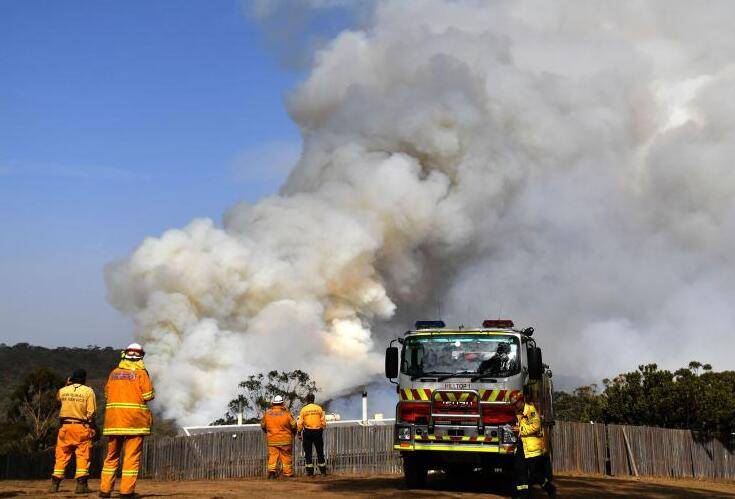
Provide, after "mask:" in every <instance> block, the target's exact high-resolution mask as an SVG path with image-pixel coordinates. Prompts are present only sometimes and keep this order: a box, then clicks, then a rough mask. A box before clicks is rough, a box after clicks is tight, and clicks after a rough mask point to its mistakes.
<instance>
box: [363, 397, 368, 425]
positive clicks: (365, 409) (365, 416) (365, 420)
mask: <svg viewBox="0 0 735 499" xmlns="http://www.w3.org/2000/svg"><path fill="white" fill-rule="evenodd" d="M367 420H368V408H367V390H363V391H362V421H363V423H367Z"/></svg>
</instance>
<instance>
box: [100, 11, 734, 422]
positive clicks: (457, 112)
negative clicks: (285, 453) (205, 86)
mask: <svg viewBox="0 0 735 499" xmlns="http://www.w3.org/2000/svg"><path fill="white" fill-rule="evenodd" d="M734 18H735V3H733V2H730V1H727V0H722V1H716V0H712V1H707V2H704V1H702V2H698V1H691V0H686V1H685V0H682V1H672V0H666V1H650V0H649V1H646V2H639V1H635V2H624V3H621V2H607V1H581V0H580V1H561V2H553V3H550V2H542V1H523V0H521V1H518V0H513V1H493V2H487V1H484V0H458V1H440V0H423V1H419V0H395V1H385V2H379V3H378V4H377V5H376V7H375V11H374V13H373V15H372V17H371V19H372V20H371V22H369V23H368V25H367V27H366V28H364V29H363V30H359V31H348V32H344V33H342V34H340V35H339V36H338V37H337V38H336V39H335V40H333V41H332V42H331V44H329V46H328V47H326V48H325V49H324V50H322V51H320V52H319V53H318V54H317V56H316V62H315V65H314V67H313V69H312V71H311V74H310V76H309V78H308V79H307V80H306V81H305V82H304V83H303V84H302V85H301V86H300V87H299V88H297V89H296V90H295V91H294V92H293V94H292V95H291V96H290V99H289V104H288V106H289V111H290V113H291V115H292V116H293V119H294V120H295V121H296V122H297V123H298V124H299V126H300V127H301V130H302V135H303V141H304V148H303V151H302V154H301V158H300V160H299V162H298V164H297V165H296V166H295V168H294V170H293V171H292V172H291V175H290V177H289V179H288V181H287V182H286V184H285V185H284V186H283V188H282V191H281V193H280V194H279V195H278V196H273V197H270V198H267V199H264V200H263V201H261V202H259V203H257V204H255V205H247V204H241V205H238V206H235V207H234V208H232V209H231V210H230V211H229V212H228V213H227V214H226V215H225V217H224V223H223V226H222V227H217V226H215V224H214V223H213V222H212V221H210V220H195V221H193V222H191V223H190V224H189V225H188V226H187V227H185V228H183V229H180V230H170V231H168V232H166V233H164V234H163V235H162V236H161V237H159V238H150V239H147V240H146V241H144V242H143V244H142V245H141V246H140V247H139V248H138V249H137V250H136V251H135V252H134V253H133V254H132V255H131V256H130V257H129V258H127V259H126V260H125V261H122V262H119V263H116V264H113V265H111V266H110V268H109V269H108V272H107V279H108V285H109V290H110V301H111V302H112V303H113V304H114V305H115V306H116V307H117V308H119V309H120V310H122V311H124V312H126V313H129V314H131V315H132V316H133V317H134V318H135V321H136V324H137V337H138V338H139V339H140V340H141V341H142V342H143V343H144V344H145V346H146V348H147V350H148V352H149V357H148V359H149V360H148V363H149V365H150V367H151V371H152V374H153V376H154V378H155V381H156V383H157V390H158V392H159V394H160V395H159V400H160V405H161V406H162V408H163V410H164V411H165V413H166V415H168V416H173V417H176V418H178V419H180V420H184V421H186V422H189V423H195V422H207V421H210V420H212V419H214V418H215V417H217V416H219V415H220V414H221V413H222V412H223V408H224V405H225V403H226V401H227V400H228V399H229V398H230V397H231V395H232V393H233V392H234V389H235V386H236V383H237V382H238V380H240V379H242V378H243V377H245V376H246V375H247V374H249V373H253V372H257V371H262V370H267V369H293V368H301V369H304V370H306V371H308V372H310V373H311V374H312V375H313V377H315V378H316V380H317V382H318V383H319V385H320V386H322V387H323V389H324V393H323V394H322V396H326V397H330V396H336V395H340V394H343V393H346V392H347V391H349V390H350V389H351V388H353V387H355V386H357V385H362V384H364V383H367V382H369V381H370V380H371V379H374V377H375V375H376V374H377V373H379V372H380V370H381V368H382V350H383V348H384V347H385V345H386V339H387V338H391V337H395V336H397V335H399V334H400V333H401V331H402V330H405V328H406V326H408V325H409V324H410V323H411V322H412V321H413V320H415V319H417V318H424V319H425V318H434V317H435V316H436V310H437V303H439V304H440V307H441V310H442V314H443V315H444V318H445V319H447V321H448V322H451V323H464V324H466V325H472V324H479V322H480V321H481V320H482V319H483V318H486V317H488V316H497V315H498V314H499V313H501V312H500V311H501V310H502V315H503V316H508V317H512V318H513V319H515V320H516V322H517V323H520V324H533V325H534V326H536V328H537V330H538V335H539V341H540V342H541V343H542V344H543V346H544V347H545V359H546V361H547V362H549V363H550V364H552V366H553V367H554V368H555V370H556V371H557V372H558V373H559V374H562V375H566V376H577V377H579V378H587V379H589V378H590V377H595V376H604V375H610V374H614V373H615V372H618V371H619V370H621V369H628V368H631V367H635V365H637V364H638V363H642V362H647V361H658V362H659V363H661V364H664V365H667V366H669V365H680V364H681V363H683V362H686V361H688V360H691V359H694V358H696V359H699V360H702V361H709V362H712V363H714V364H715V367H720V368H727V367H732V364H731V363H730V364H727V363H726V362H731V361H730V360H729V358H730V353H729V352H730V350H731V349H732V346H733V340H732V335H731V327H732V326H731V325H732V324H734V323H735V312H734V311H733V310H734V307H732V305H731V297H732V296H734V295H735V276H734V275H733V270H734V269H735V266H734V265H733V254H735V253H734V250H735V230H734V229H735V203H733V199H735V198H734V194H735V172H734V171H733V168H732V161H733V158H735V99H733V97H734V96H733V88H735V87H734V85H735V65H733V62H732V61H733V59H732V54H733V53H735V35H733V31H732V28H731V20H732V19H734Z"/></svg>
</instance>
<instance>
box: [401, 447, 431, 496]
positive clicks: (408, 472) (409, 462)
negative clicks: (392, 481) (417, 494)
mask: <svg viewBox="0 0 735 499" xmlns="http://www.w3.org/2000/svg"><path fill="white" fill-rule="evenodd" d="M427 471H428V470H427V469H426V464H425V463H424V462H423V461H422V460H421V459H419V458H418V457H417V456H406V455H404V456H403V477H404V479H405V481H406V487H407V488H409V489H420V488H423V487H425V486H426V473H427Z"/></svg>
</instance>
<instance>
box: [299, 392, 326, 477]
mask: <svg viewBox="0 0 735 499" xmlns="http://www.w3.org/2000/svg"><path fill="white" fill-rule="evenodd" d="M326 427H327V420H326V416H325V414H324V410H323V409H322V408H321V407H319V406H318V405H316V404H315V403H314V394H312V393H310V394H308V395H307V396H306V405H305V406H304V407H302V408H301V412H300V413H299V417H298V419H297V421H296V429H297V431H298V432H299V438H301V439H303V447H304V462H305V463H306V474H307V475H308V476H314V460H313V447H316V460H317V461H316V463H317V466H319V472H320V473H321V474H322V475H326V474H327V461H326V459H325V458H324V428H326ZM312 446H313V447H312Z"/></svg>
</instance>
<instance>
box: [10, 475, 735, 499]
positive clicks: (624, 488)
mask: <svg viewBox="0 0 735 499" xmlns="http://www.w3.org/2000/svg"><path fill="white" fill-rule="evenodd" d="M556 482H557V485H558V487H559V497H561V498H583V497H584V498H651V499H659V498H660V499H664V498H666V499H669V498H677V499H678V498H701V499H705V498H707V499H710V498H712V499H716V498H724V497H735V483H724V482H703V481H697V480H664V479H652V478H649V479H640V480H633V479H617V478H600V477H585V476H560V477H557V479H556ZM48 485H49V482H46V481H38V480H28V481H23V480H4V481H0V498H4V497H24V498H26V497H47V496H48V495H50V494H49V493H47V488H48ZM90 486H91V488H92V489H93V490H94V491H95V492H94V493H92V494H90V495H89V497H97V494H96V490H97V488H98V481H97V480H92V481H90ZM73 489H74V481H73V480H65V481H64V483H63V484H62V485H61V491H60V492H59V493H58V494H54V497H56V498H72V497H77V498H78V497H84V496H78V495H74V494H73V493H72V492H73ZM536 490H537V493H536V497H546V494H544V493H543V492H542V491H541V490H539V489H536ZM137 492H138V493H139V494H140V496H141V497H149V498H156V497H161V498H166V497H172V498H177V499H178V498H190V497H196V498H210V499H215V498H223V499H224V498H234V497H245V498H248V499H254V498H266V497H267V498H273V497H291V498H294V499H295V498H297V497H299V498H300V497H307V498H308V497H319V498H323V497H347V496H349V497H437V498H438V497H451V498H455V497H456V498H472V497H477V498H479V497H483V498H493V497H494V498H507V497H509V496H510V492H511V491H510V490H509V489H508V488H507V486H505V487H501V486H497V485H493V484H492V483H487V482H484V481H482V480H477V481H475V482H473V483H469V484H466V485H465V486H462V487H458V486H457V485H455V484H453V483H451V482H449V481H448V480H446V479H443V478H440V477H437V478H436V479H434V480H431V481H430V484H429V487H428V488H427V489H424V490H412V491H409V490H406V489H405V487H404V486H403V481H402V479H401V478H398V477H395V476H345V475H339V476H331V477H317V478H312V479H307V478H296V479H289V480H283V479H282V480H277V481H275V482H271V481H266V480H253V479H247V480H245V479H243V480H217V481H191V482H189V481H187V482H157V481H152V480H141V481H140V482H139V483H138V490H137ZM116 496H117V494H113V497H116Z"/></svg>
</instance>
